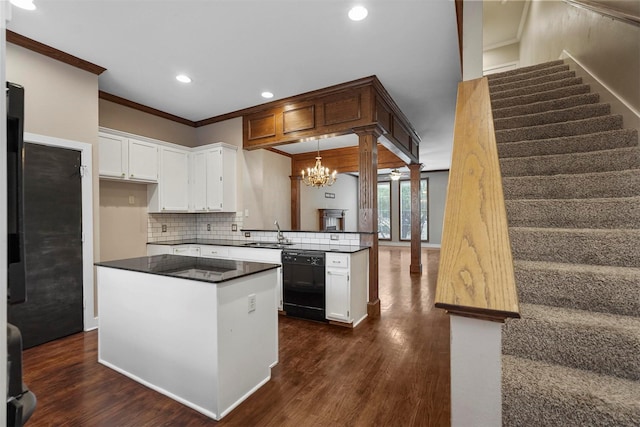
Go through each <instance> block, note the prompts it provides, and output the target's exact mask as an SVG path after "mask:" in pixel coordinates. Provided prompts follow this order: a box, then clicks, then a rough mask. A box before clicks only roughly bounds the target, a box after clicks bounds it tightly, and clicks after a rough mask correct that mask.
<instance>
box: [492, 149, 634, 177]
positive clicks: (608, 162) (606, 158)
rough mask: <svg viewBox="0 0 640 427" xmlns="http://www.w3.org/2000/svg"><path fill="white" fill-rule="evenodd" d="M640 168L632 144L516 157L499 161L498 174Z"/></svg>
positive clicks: (514, 174)
mask: <svg viewBox="0 0 640 427" xmlns="http://www.w3.org/2000/svg"><path fill="white" fill-rule="evenodd" d="M636 168H640V151H639V150H638V149H637V148H636V147H632V148H624V149H618V150H610V151H602V152H600V151H594V152H591V153H579V154H563V155H552V156H536V157H520V158H518V157H516V158H510V159H501V160H500V170H501V171H502V176H504V177H507V176H531V175H557V174H580V173H589V172H608V171H622V170H625V169H636Z"/></svg>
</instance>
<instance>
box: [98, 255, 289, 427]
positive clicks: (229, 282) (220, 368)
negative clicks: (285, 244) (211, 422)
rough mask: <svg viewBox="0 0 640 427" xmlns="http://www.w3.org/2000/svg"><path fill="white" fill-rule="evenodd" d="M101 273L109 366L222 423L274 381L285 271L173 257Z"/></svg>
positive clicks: (113, 266) (115, 264)
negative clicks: (281, 277) (281, 274)
mask: <svg viewBox="0 0 640 427" xmlns="http://www.w3.org/2000/svg"><path fill="white" fill-rule="evenodd" d="M96 265H97V276H98V313H99V332H98V334H99V338H98V340H99V341H98V345H99V352H98V361H99V362H100V363H102V364H103V365H105V366H108V367H110V368H112V369H114V370H116V371H118V372H120V373H122V374H124V375H126V376H128V377H130V378H132V379H134V380H135V381H138V382H140V383H142V384H144V385H146V386H148V387H150V388H152V389H154V390H156V391H158V392H160V393H162V394H165V395H166V396H169V397H171V398H173V399H175V400H177V401H179V402H181V403H183V404H185V405H186V406H189V407H191V408H193V409H195V410H197V411H199V412H201V413H203V414H205V415H207V416H209V417H211V418H213V419H216V420H219V419H221V418H222V417H224V416H225V415H226V414H227V413H229V412H230V411H231V410H232V409H233V408H235V407H236V406H237V405H239V404H240V403H241V402H242V401H243V400H245V399H246V398H247V397H248V396H250V395H251V394H252V393H253V392H255V391H256V390H257V389H258V388H260V387H261V386H262V385H263V384H265V383H266V382H267V381H269V379H270V378H271V368H272V367H273V366H274V365H276V364H277V362H278V330H277V328H278V315H277V276H276V274H277V268H278V267H279V265H277V264H265V263H256V262H243V261H231V260H219V259H205V258H198V257H183V256H177V255H156V256H149V257H141V258H132V259H126V260H118V261H109V262H102V263H97V264H96Z"/></svg>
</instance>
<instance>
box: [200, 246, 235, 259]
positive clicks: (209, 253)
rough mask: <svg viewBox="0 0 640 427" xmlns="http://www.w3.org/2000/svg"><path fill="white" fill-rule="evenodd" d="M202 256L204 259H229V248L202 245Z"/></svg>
mask: <svg viewBox="0 0 640 427" xmlns="http://www.w3.org/2000/svg"><path fill="white" fill-rule="evenodd" d="M200 256H201V257H203V258H218V259H229V247H228V246H212V245H201V246H200Z"/></svg>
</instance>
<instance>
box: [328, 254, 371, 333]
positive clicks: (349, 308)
mask: <svg viewBox="0 0 640 427" xmlns="http://www.w3.org/2000/svg"><path fill="white" fill-rule="evenodd" d="M325 272H326V273H325V286H326V296H325V302H326V317H327V319H328V320H333V321H336V322H341V323H348V324H351V325H352V326H353V327H355V326H356V325H357V324H358V323H360V322H361V321H362V320H364V319H365V318H366V317H367V296H368V283H369V254H368V253H367V251H366V250H364V251H359V252H355V253H352V254H348V253H333V252H327V254H326V258H325Z"/></svg>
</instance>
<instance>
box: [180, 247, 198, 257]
mask: <svg viewBox="0 0 640 427" xmlns="http://www.w3.org/2000/svg"><path fill="white" fill-rule="evenodd" d="M173 254H174V255H183V256H200V246H194V245H178V246H173Z"/></svg>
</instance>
